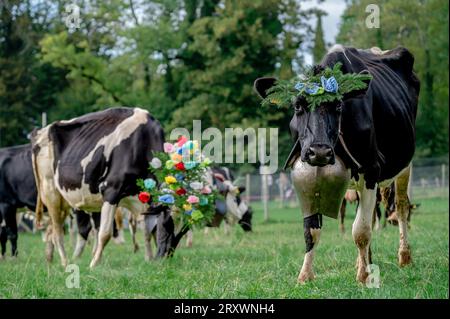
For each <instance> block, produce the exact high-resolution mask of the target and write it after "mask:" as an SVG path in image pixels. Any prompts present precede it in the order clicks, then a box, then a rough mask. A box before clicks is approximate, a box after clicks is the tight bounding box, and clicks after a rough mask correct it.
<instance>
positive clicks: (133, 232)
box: [128, 212, 139, 253]
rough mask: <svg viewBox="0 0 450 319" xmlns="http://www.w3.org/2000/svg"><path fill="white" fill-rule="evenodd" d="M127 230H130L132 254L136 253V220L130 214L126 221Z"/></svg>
mask: <svg viewBox="0 0 450 319" xmlns="http://www.w3.org/2000/svg"><path fill="white" fill-rule="evenodd" d="M128 228H129V229H130V233H131V239H132V241H133V252H134V253H136V252H137V251H138V250H139V245H138V243H137V240H136V229H137V219H136V216H133V214H132V213H131V212H130V214H129V219H128Z"/></svg>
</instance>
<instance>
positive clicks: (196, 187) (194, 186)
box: [189, 182, 203, 191]
mask: <svg viewBox="0 0 450 319" xmlns="http://www.w3.org/2000/svg"><path fill="white" fill-rule="evenodd" d="M189 186H191V188H192V189H194V190H196V191H199V190H201V189H202V188H203V183H201V182H192V183H190V184H189Z"/></svg>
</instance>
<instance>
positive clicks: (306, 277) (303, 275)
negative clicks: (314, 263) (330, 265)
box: [297, 271, 316, 284]
mask: <svg viewBox="0 0 450 319" xmlns="http://www.w3.org/2000/svg"><path fill="white" fill-rule="evenodd" d="M315 277H316V276H315V275H314V272H312V271H301V272H300V274H299V275H298V278H297V282H298V283H300V284H304V283H306V282H308V281H312V280H314V278H315Z"/></svg>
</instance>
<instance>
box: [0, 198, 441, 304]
mask: <svg viewBox="0 0 450 319" xmlns="http://www.w3.org/2000/svg"><path fill="white" fill-rule="evenodd" d="M420 203H421V206H420V207H419V208H418V209H417V210H416V211H415V212H414V215H413V216H412V222H411V228H410V233H409V234H410V243H411V247H412V254H413V255H412V257H413V264H412V265H411V266H409V267H405V268H400V267H399V266H398V265H397V247H398V229H397V228H396V227H394V226H391V225H387V227H386V228H384V229H380V230H379V231H377V232H374V234H373V241H372V252H373V263H375V264H376V265H378V266H379V268H380V275H381V284H380V288H378V289H377V288H372V289H369V288H367V287H365V286H363V285H361V284H358V283H357V282H356V280H355V276H356V270H355V259H356V254H357V250H356V247H355V245H354V243H353V240H352V236H351V224H352V222H353V217H354V210H355V206H354V205H348V207H347V209H348V212H347V218H346V221H345V224H346V233H345V234H341V233H340V232H339V230H338V223H337V221H336V220H333V219H330V218H325V217H324V226H323V232H322V237H321V239H320V244H319V246H318V249H317V253H316V259H315V272H316V280H315V281H313V282H309V283H307V284H305V285H300V284H297V281H296V279H297V275H298V272H299V269H300V266H301V263H302V261H303V253H304V249H305V245H304V241H303V225H302V218H301V213H300V210H299V208H284V209H280V208H279V207H278V203H271V204H270V220H269V221H268V222H263V213H262V209H261V206H260V205H259V204H254V205H253V207H254V210H255V214H254V231H253V233H251V234H246V233H244V232H243V231H242V230H241V229H240V227H234V228H233V229H232V231H231V233H230V234H228V235H225V234H224V231H223V228H221V229H214V230H212V231H210V232H209V233H208V234H206V235H205V234H204V232H203V231H201V230H197V231H195V233H194V243H193V247H191V248H187V247H185V241H183V242H182V243H181V246H180V247H179V248H178V250H177V251H176V253H175V256H174V257H173V258H172V259H170V260H157V261H151V262H145V261H144V258H143V254H144V252H143V239H142V232H140V233H139V243H140V246H141V249H140V250H139V251H138V252H137V253H136V254H134V253H133V252H132V246H131V241H130V237H129V233H128V232H126V240H127V242H126V243H125V244H123V245H116V244H114V243H110V244H109V245H108V246H107V248H106V250H105V253H104V257H103V260H102V262H101V264H100V265H99V266H98V267H97V268H95V269H94V270H89V267H88V265H89V261H90V257H91V256H90V248H91V247H90V246H88V247H87V250H86V251H85V252H84V254H83V256H82V258H81V259H80V260H78V261H75V262H76V263H77V264H78V265H79V269H80V288H67V287H66V278H67V276H68V275H69V273H66V272H65V271H64V269H63V268H62V267H61V266H60V264H59V258H58V256H57V255H55V260H54V262H53V264H51V265H48V264H47V262H46V261H45V258H44V243H43V242H42V240H41V237H40V236H39V235H37V234H35V235H33V234H24V233H20V235H19V236H20V237H19V257H18V258H16V259H13V258H11V257H8V258H6V259H5V260H3V261H0V298H126V299H132V298H388V299H392V298H448V297H449V295H448V288H449V250H448V243H449V207H448V199H447V198H433V199H422V200H420ZM66 245H67V246H66V248H67V249H68V251H69V252H70V254H71V253H72V251H73V247H72V246H71V244H70V242H69V238H68V236H66ZM72 262H73V261H72Z"/></svg>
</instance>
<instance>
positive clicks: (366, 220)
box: [352, 185, 377, 283]
mask: <svg viewBox="0 0 450 319" xmlns="http://www.w3.org/2000/svg"><path fill="white" fill-rule="evenodd" d="M376 194H377V193H376V187H375V188H374V189H367V188H366V186H365V185H363V189H362V191H361V195H360V203H359V205H358V209H357V213H356V218H355V221H354V222H353V229H352V235H353V240H354V241H355V244H356V247H357V248H358V259H357V265H358V270H357V275H356V279H357V280H358V281H360V282H362V283H365V282H366V279H367V276H368V272H367V265H368V264H369V263H370V260H369V259H370V257H369V254H370V239H371V236H372V215H373V213H374V208H375V202H376Z"/></svg>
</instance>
